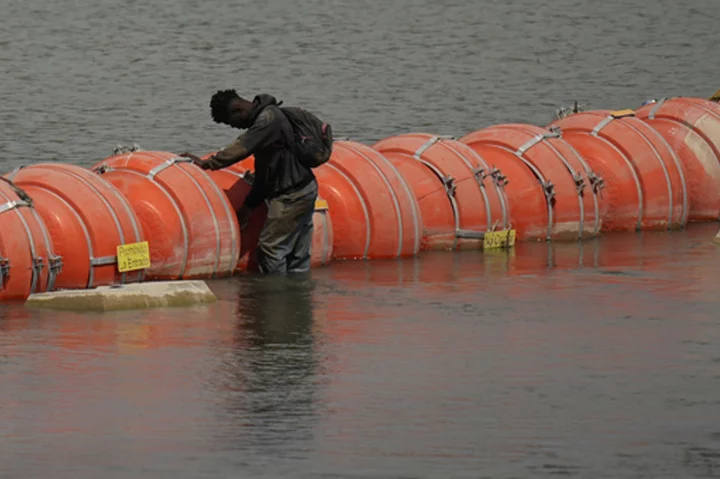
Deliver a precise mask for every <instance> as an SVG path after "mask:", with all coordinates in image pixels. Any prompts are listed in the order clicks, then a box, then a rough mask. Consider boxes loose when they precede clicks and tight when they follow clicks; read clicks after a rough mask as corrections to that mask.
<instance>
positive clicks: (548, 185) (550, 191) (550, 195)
mask: <svg viewBox="0 0 720 479" xmlns="http://www.w3.org/2000/svg"><path fill="white" fill-rule="evenodd" d="M540 184H541V185H542V188H543V191H544V192H545V196H546V197H547V201H548V204H549V203H551V202H552V200H554V199H555V185H553V183H552V181H550V180H547V181H543V182H541V183H540Z"/></svg>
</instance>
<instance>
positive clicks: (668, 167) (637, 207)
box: [551, 110, 688, 231]
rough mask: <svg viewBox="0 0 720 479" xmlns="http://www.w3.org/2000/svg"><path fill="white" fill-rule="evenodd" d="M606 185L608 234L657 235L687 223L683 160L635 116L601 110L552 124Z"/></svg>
mask: <svg viewBox="0 0 720 479" xmlns="http://www.w3.org/2000/svg"><path fill="white" fill-rule="evenodd" d="M551 125H553V126H557V127H559V128H560V129H561V131H562V136H563V138H564V139H565V140H566V141H567V142H568V143H570V144H571V145H572V146H573V147H574V148H575V149H576V150H577V151H578V152H579V153H580V155H582V156H583V158H584V159H585V160H586V161H587V162H588V164H589V165H590V167H591V168H592V169H593V170H594V171H597V172H598V173H599V174H600V175H601V176H602V177H603V178H604V179H605V185H606V188H605V191H604V195H607V196H608V202H609V205H608V213H607V216H606V221H605V225H604V228H603V230H605V231H611V230H633V229H638V230H644V229H647V230H657V229H667V228H677V227H682V226H683V225H684V224H685V223H686V221H687V205H688V202H687V185H686V184H685V177H684V171H683V169H682V165H681V163H680V160H679V159H678V157H677V155H676V154H675V153H674V152H673V151H672V150H671V149H670V148H669V147H668V145H667V142H665V141H664V140H663V138H662V137H661V136H660V134H659V133H658V132H656V131H655V130H653V129H652V128H651V127H650V126H649V125H648V124H647V123H645V122H643V121H642V120H639V119H638V118H635V117H634V116H632V114H629V115H626V114H625V113H623V114H622V115H615V114H613V113H612V112H610V111H606V110H597V111H589V112H582V113H577V114H574V115H571V116H568V117H566V118H563V119H560V120H556V121H554V122H553V123H551Z"/></svg>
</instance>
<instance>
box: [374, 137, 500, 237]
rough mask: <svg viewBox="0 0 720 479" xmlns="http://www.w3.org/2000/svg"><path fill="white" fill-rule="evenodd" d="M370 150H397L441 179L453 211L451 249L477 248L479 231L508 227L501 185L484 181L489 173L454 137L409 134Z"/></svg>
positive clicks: (395, 152)
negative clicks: (453, 224) (453, 238)
mask: <svg viewBox="0 0 720 479" xmlns="http://www.w3.org/2000/svg"><path fill="white" fill-rule="evenodd" d="M373 149H375V150H377V151H379V152H380V153H382V154H383V155H386V156H387V155H388V154H390V153H394V154H397V153H400V154H402V155H404V157H410V158H414V159H415V160H416V161H418V162H420V163H422V164H423V165H425V166H426V167H427V168H428V169H429V170H430V171H432V172H433V173H434V174H435V175H436V176H437V177H438V178H439V179H440V180H441V182H442V184H443V185H444V186H445V191H446V193H447V195H448V197H449V202H450V205H451V207H452V210H453V217H454V222H455V241H454V243H453V245H452V246H453V247H454V248H455V247H456V248H463V247H475V248H479V247H481V246H482V233H484V232H486V231H494V230H496V229H497V228H501V229H504V228H506V227H507V225H508V211H507V210H508V208H507V199H506V196H505V191H504V188H503V185H502V184H501V183H498V182H496V181H492V180H491V181H489V182H487V183H490V185H489V186H488V185H487V184H486V181H485V180H486V179H487V178H488V177H489V176H491V174H492V172H491V171H490V168H489V166H488V165H487V163H485V161H484V160H483V159H482V158H481V157H480V156H479V155H478V154H477V153H476V152H475V151H473V150H472V149H471V148H469V147H468V146H467V145H465V144H463V143H460V142H458V141H456V140H455V139H453V138H448V137H441V136H435V135H430V134H418V133H412V134H404V135H397V136H392V137H389V138H386V139H383V140H381V141H379V142H377V143H376V144H375V145H373Z"/></svg>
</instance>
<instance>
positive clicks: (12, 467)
mask: <svg viewBox="0 0 720 479" xmlns="http://www.w3.org/2000/svg"><path fill="white" fill-rule="evenodd" d="M718 12H720V10H718V8H717V4H716V2H715V1H710V0H695V1H694V2H692V5H690V4H689V3H687V2H686V3H682V2H675V1H671V0H657V1H655V2H648V1H644V0H605V1H602V2H591V1H589V0H588V1H579V2H578V1H571V0H552V1H550V0H515V1H512V2H503V1H499V0H448V1H444V2H438V1H432V0H414V1H410V0H392V1H382V0H353V1H350V0H333V1H322V0H305V1H303V2H296V3H292V2H280V1H267V2H256V1H250V0H234V1H227V0H205V1H202V2H201V1H197V0H153V1H150V0H130V1H127V2H114V1H111V0H92V1H91V0H53V1H51V2H48V1H40V0H22V1H21V0H3V1H2V2H0V18H2V28H0V67H1V68H2V77H1V79H2V80H1V81H0V99H1V100H2V108H0V132H1V134H0V170H2V171H3V172H5V171H8V170H9V169H11V168H13V167H15V166H18V165H21V164H24V163H27V162H31V161H48V160H59V161H65V162H72V163H76V164H81V165H90V164H92V163H94V162H96V161H99V160H101V159H103V158H105V157H106V156H108V155H109V154H111V152H112V149H113V147H114V146H115V145H116V144H117V143H124V144H128V143H132V142H138V143H139V144H140V145H141V146H142V147H144V148H146V149H161V150H170V151H174V152H181V151H186V150H189V151H194V152H197V153H204V152H208V151H212V150H214V149H216V148H217V147H218V146H223V145H225V144H226V143H227V142H229V141H230V140H231V139H232V138H233V137H234V136H235V134H236V133H235V132H233V131H231V130H229V129H227V128H223V127H220V126H218V125H214V124H213V123H212V122H211V120H210V115H209V111H208V101H209V97H210V95H211V94H212V93H213V92H214V91H215V90H217V89H219V88H228V87H236V88H238V89H239V91H240V93H241V94H245V95H252V94H254V93H257V92H259V91H267V92H269V93H273V94H275V95H277V96H278V98H280V99H283V100H285V102H286V104H300V105H302V106H306V107H308V108H311V109H312V110H314V111H317V112H319V113H320V114H321V115H322V117H323V118H324V119H327V120H328V121H330V122H331V123H332V124H333V127H334V130H335V131H336V132H337V135H338V136H339V137H341V136H346V135H347V136H350V137H351V138H352V139H354V140H357V141H363V142H372V141H376V140H379V139H381V138H384V137H386V136H389V135H393V134H396V133H403V132H407V131H425V132H430V133H438V134H452V135H457V136H460V135H463V134H465V133H467V132H470V131H473V130H475V129H479V128H482V127H484V126H488V125H491V124H496V123H502V122H529V123H535V124H541V125H543V124H545V123H547V122H548V121H550V120H551V118H552V113H553V111H554V109H555V108H557V107H558V106H561V105H567V104H569V103H571V102H572V101H573V100H576V99H577V100H579V101H580V102H581V103H586V104H588V107H589V108H627V107H635V106H637V105H639V104H640V102H642V101H643V100H645V99H647V98H651V97H657V96H664V95H692V96H701V97H706V96H709V95H710V94H712V93H713V92H715V91H716V90H717V89H718V88H720V83H718V82H720V63H718V61H717V58H716V57H717V55H716V50H717V45H718V40H719V39H720V35H719V34H718V28H717V25H718V20H720V13H718ZM0 227H1V224H0ZM716 231H717V225H711V226H708V227H694V228H691V229H690V230H689V231H685V232H675V233H669V234H647V235H629V234H628V235H620V236H609V237H604V238H603V239H602V240H600V241H599V242H588V243H585V244H584V245H582V247H579V246H578V245H564V246H563V245H555V246H552V245H551V246H548V245H546V244H544V243H543V244H532V245H525V244H524V245H519V246H518V247H517V249H516V250H515V251H513V252H511V253H509V254H506V253H499V254H487V255H485V256H483V255H481V254H477V253H455V254H424V255H422V256H421V257H420V258H417V259H414V260H408V261H398V262H394V261H387V262H386V261H373V262H363V263H345V264H335V265H333V266H332V267H331V268H328V269H325V270H317V271H314V272H313V275H312V279H311V280H307V281H291V280H287V281H277V282H275V281H273V282H268V281H264V280H260V279H252V278H237V279H235V280H231V281H219V282H212V283H211V286H212V288H213V289H214V290H215V291H216V293H217V294H218V296H219V297H220V301H219V302H218V303H217V304H215V305H213V306H210V307H202V308H196V309H187V310H168V311H165V310H154V311H148V312H142V313H123V314H107V315H103V316H99V315H93V314H85V315H83V314H67V313H42V314H40V313H32V314H31V313H29V312H27V311H25V310H24V309H22V308H7V307H0V315H1V317H2V319H0V478H2V479H5V478H13V479H14V478H23V479H25V478H32V479H34V478H38V479H40V478H42V479H47V478H57V479H65V478H68V479H86V478H87V479H90V478H92V479H96V478H99V477H102V478H106V479H112V478H123V479H125V478H139V477H142V478H151V479H156V478H165V477H168V478H172V479H182V478H198V477H212V478H216V477H218V478H219V477H223V478H224V477H233V478H236V477H299V478H304V477H307V478H316V477H326V478H339V477H348V478H359V477H372V478H384V477H393V478H415V477H423V478H480V477H492V478H520V477H522V478H525V477H545V476H553V475H565V476H570V477H582V478H613V479H616V478H633V479H635V478H639V477H648V478H653V479H657V478H668V479H678V478H686V477H693V478H694V477H720V419H718V417H720V416H719V415H718V411H720V399H719V398H720V327H719V324H718V323H719V320H718V318H720V315H718V312H717V311H718V306H719V304H720V294H718V287H719V285H720V273H719V272H718V268H717V265H718V264H720V249H718V248H717V247H715V246H714V245H712V244H710V242H709V240H710V238H711V237H712V236H713V235H714V234H715V233H716Z"/></svg>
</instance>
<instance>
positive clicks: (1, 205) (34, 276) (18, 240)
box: [0, 177, 62, 301]
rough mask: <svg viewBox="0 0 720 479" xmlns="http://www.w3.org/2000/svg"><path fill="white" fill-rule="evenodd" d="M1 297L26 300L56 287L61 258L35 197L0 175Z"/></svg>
mask: <svg viewBox="0 0 720 479" xmlns="http://www.w3.org/2000/svg"><path fill="white" fill-rule="evenodd" d="M0 224H2V228H0V301H24V300H25V299H27V297H28V296H30V295H31V294H34V293H42V292H45V291H51V290H53V289H54V287H55V285H54V283H55V280H56V278H57V275H58V273H59V272H60V270H61V266H62V262H61V261H62V258H60V257H59V256H57V255H56V254H55V252H54V247H53V243H52V238H51V237H50V234H49V233H48V231H47V228H46V227H45V223H44V222H43V220H42V218H41V217H40V215H39V214H38V212H37V211H36V210H35V208H34V206H33V200H32V198H31V197H30V196H29V195H28V194H27V193H26V192H25V191H23V190H22V189H20V188H19V187H17V186H16V185H14V184H13V183H12V182H11V181H10V180H7V179H6V178H4V177H0Z"/></svg>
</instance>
